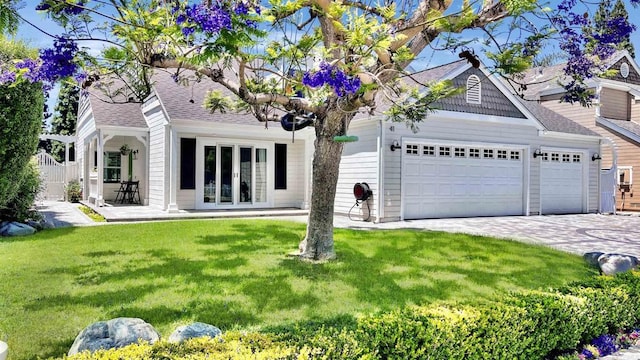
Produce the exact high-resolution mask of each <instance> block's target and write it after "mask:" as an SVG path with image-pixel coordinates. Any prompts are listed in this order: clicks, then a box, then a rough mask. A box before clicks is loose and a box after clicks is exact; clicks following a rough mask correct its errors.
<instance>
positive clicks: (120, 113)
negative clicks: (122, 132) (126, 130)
mask: <svg viewBox="0 0 640 360" xmlns="http://www.w3.org/2000/svg"><path fill="white" fill-rule="evenodd" d="M88 96H89V103H90V104H91V109H92V111H93V118H94V121H95V123H96V126H121V127H130V128H146V127H147V122H146V121H145V120H144V117H143V116H142V110H141V109H140V104H139V103H134V102H127V99H125V98H124V97H117V98H116V99H110V98H109V97H107V96H106V95H104V94H103V93H102V92H101V91H100V90H99V89H97V88H92V89H90V90H89V91H88ZM114 101H115V102H114Z"/></svg>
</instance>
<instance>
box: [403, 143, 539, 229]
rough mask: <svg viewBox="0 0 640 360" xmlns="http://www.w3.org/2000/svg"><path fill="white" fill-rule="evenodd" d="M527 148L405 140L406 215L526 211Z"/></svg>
mask: <svg viewBox="0 0 640 360" xmlns="http://www.w3.org/2000/svg"><path fill="white" fill-rule="evenodd" d="M524 150H525V149H524V147H523V146H522V145H519V146H518V145H507V144H476V143H463V142H457V143H453V142H438V141H429V140H422V139H420V140H417V139H416V140H405V141H403V146H402V170H401V171H402V186H401V188H402V204H403V218H404V219H424V218H443V217H467V216H501V215H523V214H525V206H524V204H525V198H526V191H525V189H526V186H525V179H526V178H527V177H526V176H525V165H524V163H525V162H524V159H525V158H524Z"/></svg>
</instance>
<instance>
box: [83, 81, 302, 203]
mask: <svg viewBox="0 0 640 360" xmlns="http://www.w3.org/2000/svg"><path fill="white" fill-rule="evenodd" d="M153 81H154V86H153V93H152V95H151V96H149V97H148V98H147V99H145V101H144V103H142V104H135V103H124V104H114V103H108V102H104V101H101V100H100V96H101V95H100V94H101V92H100V91H89V92H87V93H86V94H85V95H83V97H82V98H81V104H80V106H79V116H78V125H77V132H76V134H77V135H78V146H77V147H76V148H77V156H78V157H77V159H78V162H79V163H80V164H81V168H82V169H84V170H83V184H84V194H85V195H84V196H85V198H86V199H88V200H89V201H91V202H95V203H96V204H97V205H103V204H104V202H116V197H117V196H118V189H119V188H120V186H121V182H123V181H128V180H131V181H139V183H138V184H139V196H140V202H141V203H142V204H144V205H148V206H153V207H156V208H160V209H164V210H167V211H176V210H178V209H236V208H245V209H246V208H283V207H297V208H306V207H307V206H308V202H309V194H310V189H309V184H310V177H309V176H310V175H309V174H310V173H311V169H310V161H309V159H311V156H312V153H313V148H312V145H311V143H310V142H309V136H308V134H309V133H312V132H313V131H312V130H306V131H305V132H306V133H307V135H305V132H303V131H299V132H295V134H292V133H291V132H287V131H285V130H283V129H282V128H281V127H280V125H279V124H269V126H268V127H267V126H266V125H265V124H264V123H260V122H258V121H257V120H256V119H255V118H254V117H253V116H251V115H247V114H234V113H226V114H220V113H216V114H211V113H210V112H209V111H208V110H206V109H204V108H203V106H202V104H203V101H204V98H205V95H206V94H207V92H208V91H210V90H212V89H220V87H218V86H216V84H215V83H213V82H212V81H206V80H205V81H201V82H194V83H191V84H190V85H189V86H182V85H178V84H176V83H175V82H174V81H173V79H172V78H171V76H170V75H169V74H168V73H164V72H159V73H157V74H156V75H155V76H154V77H153ZM293 136H295V139H294V138H293ZM124 144H126V145H127V146H128V148H130V149H131V152H130V153H129V154H126V155H123V154H121V152H120V148H121V147H122V146H123V145H124ZM98 164H101V165H102V166H99V165H98ZM129 175H131V176H129ZM136 200H137V199H136Z"/></svg>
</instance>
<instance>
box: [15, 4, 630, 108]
mask: <svg viewBox="0 0 640 360" xmlns="http://www.w3.org/2000/svg"><path fill="white" fill-rule="evenodd" d="M39 2H40V1H38V0H25V1H23V3H24V4H25V6H24V7H23V8H22V9H20V11H19V13H20V15H21V16H22V17H23V18H24V19H25V20H27V21H29V22H31V23H33V24H35V25H36V26H38V27H40V28H41V29H43V30H44V31H46V32H48V33H51V34H60V33H61V32H62V28H60V27H59V26H58V25H56V24H55V22H53V21H51V20H50V19H47V18H46V16H45V15H44V14H41V13H38V12H37V11H35V7H36V5H37V4H38V3H39ZM558 2H559V1H558V0H552V1H550V3H549V6H551V7H555V6H556V5H557V3H558ZM597 2H598V1H597V0H596V1H594V3H597ZM625 3H626V5H627V11H628V12H629V19H631V22H634V19H640V8H637V9H636V8H633V6H631V5H630V3H629V1H628V0H625ZM635 25H636V26H638V30H636V32H635V33H634V34H633V35H632V37H631V40H632V43H633V45H634V46H635V48H636V52H637V53H638V54H640V21H636V22H635ZM18 38H20V39H22V40H24V41H26V42H27V43H28V44H29V45H30V46H31V47H36V48H42V47H50V46H51V45H52V43H53V39H52V38H51V37H49V36H47V35H44V34H43V33H42V32H41V31H39V30H37V29H35V28H34V27H32V26H30V25H28V24H26V23H23V24H22V25H21V26H20V28H19V30H18ZM80 45H81V46H83V45H84V46H87V44H80ZM453 60H457V58H456V57H455V55H453V54H449V53H448V52H447V53H443V52H437V51H436V52H429V51H425V52H424V53H423V54H421V55H420V56H419V58H418V59H416V61H415V63H414V64H413V67H414V68H416V69H423V68H426V67H432V66H437V65H441V64H443V63H447V62H450V61H453ZM58 92H59V88H58V87H56V88H55V89H54V90H53V91H52V92H51V93H50V98H49V100H48V104H49V111H51V112H52V111H53V109H54V108H55V104H56V102H57V98H58Z"/></svg>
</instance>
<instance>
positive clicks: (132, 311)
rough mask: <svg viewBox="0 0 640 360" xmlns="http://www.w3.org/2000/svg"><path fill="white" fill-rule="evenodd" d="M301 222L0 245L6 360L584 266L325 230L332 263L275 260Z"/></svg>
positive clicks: (51, 233)
mask: <svg viewBox="0 0 640 360" xmlns="http://www.w3.org/2000/svg"><path fill="white" fill-rule="evenodd" d="M303 236H304V224H298V223H290V222H277V221H268V220H199V221H182V222H155V223H142V224H127V225H107V226H97V227H83V228H64V229H55V230H48V231H43V232H40V233H37V234H36V235H34V236H30V237H23V238H12V239H9V238H0V333H1V332H2V331H4V332H6V333H7V335H8V337H9V347H10V357H11V359H12V360H20V359H32V358H35V357H38V356H40V357H49V356H60V355H62V354H63V353H66V351H67V350H68V349H69V347H70V346H71V343H72V342H73V340H74V338H75V336H76V335H77V334H78V332H79V331H80V330H82V329H83V328H84V327H86V326H87V325H89V324H90V323H93V322H95V321H99V320H108V319H111V318H115V317H139V318H142V319H144V320H145V321H147V322H149V323H151V324H152V325H153V326H155V327H156V329H157V330H158V331H159V332H160V333H161V334H162V336H163V337H168V336H169V334H170V333H171V332H172V331H173V330H174V329H175V328H176V327H177V326H179V325H183V324H186V323H190V322H193V321H201V322H205V323H209V324H213V325H215V326H218V327H220V328H221V329H222V330H223V331H224V330H229V329H259V328H261V327H266V326H268V327H274V326H275V327H277V326H279V325H285V324H289V323H292V322H296V321H302V320H318V321H322V320H331V319H336V318H340V319H344V318H345V317H347V318H348V317H354V316H358V315H359V314H366V313H371V312H375V311H379V310H392V309H396V308H399V307H402V306H404V305H407V304H426V303H433V302H438V301H456V302H464V303H469V304H473V303H477V302H482V301H486V300H488V299H491V297H492V296H494V295H495V294H496V293H504V292H506V291H509V290H516V289H536V288H548V287H556V286H559V285H562V284H565V283H567V282H569V281H574V280H581V279H585V278H589V277H590V276H592V275H593V274H594V273H595V271H594V270H593V269H592V268H589V267H588V266H587V265H585V263H584V261H583V260H582V259H581V258H580V257H578V256H574V255H570V254H566V253H562V252H558V251H555V250H552V249H548V248H544V247H538V246H532V245H526V244H521V243H517V242H510V241H504V240H498V239H492V238H486V237H479V236H470V235H462V234H448V233H442V232H425V231H416V230H394V231H358V230H342V229H338V230H336V232H335V239H336V251H337V254H338V256H339V258H338V260H336V261H333V262H329V263H325V264H320V265H312V264H309V263H304V262H300V261H298V260H297V259H294V258H290V257H287V256H286V254H287V253H289V252H291V251H292V250H294V249H295V248H296V247H297V244H298V242H299V241H300V239H301V238H302V237H303Z"/></svg>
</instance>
